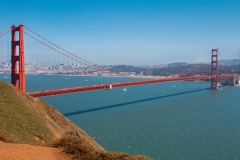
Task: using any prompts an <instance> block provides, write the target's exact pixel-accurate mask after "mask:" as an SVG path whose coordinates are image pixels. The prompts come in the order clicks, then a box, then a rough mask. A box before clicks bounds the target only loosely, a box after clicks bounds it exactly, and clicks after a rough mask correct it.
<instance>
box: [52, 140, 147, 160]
mask: <svg viewBox="0 0 240 160" xmlns="http://www.w3.org/2000/svg"><path fill="white" fill-rule="evenodd" d="M52 146H53V147H61V148H63V151H64V152H65V153H67V154H68V155H70V156H72V158H73V159H77V160H93V159H94V160H150V159H149V158H148V157H145V156H141V155H137V156H131V155H129V154H126V153H120V152H97V151H95V150H93V149H92V147H91V146H89V145H86V143H83V140H82V139H80V138H77V137H72V136H68V137H63V138H60V139H59V140H57V141H56V142H54V143H53V144H52Z"/></svg>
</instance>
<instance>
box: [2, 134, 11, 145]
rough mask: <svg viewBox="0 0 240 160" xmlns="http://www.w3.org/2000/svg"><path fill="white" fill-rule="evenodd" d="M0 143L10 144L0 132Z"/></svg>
mask: <svg viewBox="0 0 240 160" xmlns="http://www.w3.org/2000/svg"><path fill="white" fill-rule="evenodd" d="M0 141H3V142H6V143H11V142H12V141H10V140H9V139H8V138H7V137H6V136H5V135H4V134H3V133H1V132H0Z"/></svg>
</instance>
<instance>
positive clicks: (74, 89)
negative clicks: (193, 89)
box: [28, 75, 233, 97]
mask: <svg viewBox="0 0 240 160" xmlns="http://www.w3.org/2000/svg"><path fill="white" fill-rule="evenodd" d="M212 78H216V76H194V77H171V78H154V79H147V80H139V81H132V82H120V83H111V84H99V85H91V86H80V87H72V88H63V89H55V90H45V91H37V92H29V93H28V95H31V96H33V97H45V96H54V95H60V94H70V93H77V92H86V91H92V90H103V89H110V88H118V87H125V86H136V85H143V84H151V83H160V82H171V81H190V80H200V79H212ZM218 78H233V75H219V76H218Z"/></svg>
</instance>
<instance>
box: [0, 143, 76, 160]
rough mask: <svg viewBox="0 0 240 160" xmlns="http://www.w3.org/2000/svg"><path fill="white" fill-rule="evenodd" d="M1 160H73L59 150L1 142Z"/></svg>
mask: <svg viewBox="0 0 240 160" xmlns="http://www.w3.org/2000/svg"><path fill="white" fill-rule="evenodd" d="M0 159H1V160H71V157H69V156H67V155H66V154H65V153H63V152H62V150H61V149H59V148H50V147H43V146H32V145H29V144H14V143H4V142H1V141H0Z"/></svg>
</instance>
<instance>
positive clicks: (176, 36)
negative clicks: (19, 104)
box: [0, 0, 240, 65]
mask: <svg viewBox="0 0 240 160" xmlns="http://www.w3.org/2000/svg"><path fill="white" fill-rule="evenodd" d="M239 8H240V1H239V0H232V1H224V0H210V1H209V0H208V1H207V0H195V1H191V0H180V1H179V0H173V1H168V0H121V1H117V0H92V1H89V0H80V1H77V0H72V1H71V2H69V1H66V0H59V1H56V0H51V1H46V0H42V1H29V0H22V1H17V0H13V1H2V2H1V3H0V18H1V25H0V30H3V29H5V28H6V27H8V26H11V25H12V24H15V25H19V24H20V23H22V24H24V25H25V26H27V27H28V28H30V29H32V30H34V31H35V32H37V33H38V34H40V35H41V36H43V37H45V38H46V39H48V40H50V41H52V42H53V43H55V44H57V45H59V46H61V47H62V48H64V49H66V50H68V51H69V52H71V53H73V54H76V55H78V56H80V57H81V58H83V59H86V60H87V61H90V62H92V63H94V64H98V65H112V64H127V65H158V64H168V63H174V62H187V63H198V62H200V61H201V59H202V58H203V57H204V56H205V55H206V54H207V53H209V52H210V51H211V49H212V48H218V49H219V51H220V53H221V55H222V56H223V58H224V59H239V51H240V46H239V41H240V32H239V30H240V23H239V19H240V10H239Z"/></svg>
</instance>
